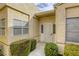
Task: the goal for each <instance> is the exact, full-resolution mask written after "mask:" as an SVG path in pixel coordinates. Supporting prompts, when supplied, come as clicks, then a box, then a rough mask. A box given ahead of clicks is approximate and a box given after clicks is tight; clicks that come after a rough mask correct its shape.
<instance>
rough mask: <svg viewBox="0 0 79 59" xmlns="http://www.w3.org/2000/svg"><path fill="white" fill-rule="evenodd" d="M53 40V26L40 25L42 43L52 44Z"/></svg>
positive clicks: (49, 24) (48, 24) (47, 24)
mask: <svg viewBox="0 0 79 59" xmlns="http://www.w3.org/2000/svg"><path fill="white" fill-rule="evenodd" d="M52 39H53V24H52V23H43V24H40V41H41V42H52Z"/></svg>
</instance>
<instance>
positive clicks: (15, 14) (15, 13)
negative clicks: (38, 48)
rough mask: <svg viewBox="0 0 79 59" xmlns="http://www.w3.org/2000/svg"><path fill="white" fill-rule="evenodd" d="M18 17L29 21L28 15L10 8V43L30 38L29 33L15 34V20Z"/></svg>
mask: <svg viewBox="0 0 79 59" xmlns="http://www.w3.org/2000/svg"><path fill="white" fill-rule="evenodd" d="M14 19H18V20H22V21H26V22H29V19H28V15H25V14H22V13H20V12H18V11H16V10H13V9H11V8H8V43H9V44H10V43H11V42H14V41H17V40H21V39H28V38H29V33H28V34H26V35H23V36H20V35H18V36H17V35H16V36H14V35H13V29H12V27H13V20H14Z"/></svg>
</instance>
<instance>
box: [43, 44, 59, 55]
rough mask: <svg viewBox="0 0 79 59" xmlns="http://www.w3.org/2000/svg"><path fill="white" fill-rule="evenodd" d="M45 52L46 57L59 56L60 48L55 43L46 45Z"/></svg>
mask: <svg viewBox="0 0 79 59" xmlns="http://www.w3.org/2000/svg"><path fill="white" fill-rule="evenodd" d="M44 50H45V55H46V56H57V55H58V47H57V45H56V44H55V43H46V45H45V48H44Z"/></svg>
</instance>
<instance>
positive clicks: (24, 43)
mask: <svg viewBox="0 0 79 59" xmlns="http://www.w3.org/2000/svg"><path fill="white" fill-rule="evenodd" d="M30 46H31V43H30V40H20V41H16V42H13V43H12V44H11V45H10V49H11V54H12V55H13V56H27V55H28V54H29V53H30Z"/></svg>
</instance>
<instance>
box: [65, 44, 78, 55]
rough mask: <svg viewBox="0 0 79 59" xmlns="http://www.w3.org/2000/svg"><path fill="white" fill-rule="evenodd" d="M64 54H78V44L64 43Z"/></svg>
mask: <svg viewBox="0 0 79 59" xmlns="http://www.w3.org/2000/svg"><path fill="white" fill-rule="evenodd" d="M64 55H65V56H79V45H75V44H66V45H65V48H64Z"/></svg>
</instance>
